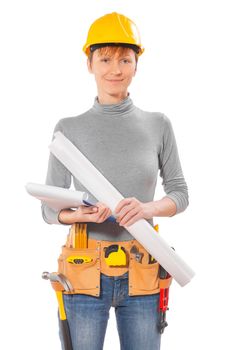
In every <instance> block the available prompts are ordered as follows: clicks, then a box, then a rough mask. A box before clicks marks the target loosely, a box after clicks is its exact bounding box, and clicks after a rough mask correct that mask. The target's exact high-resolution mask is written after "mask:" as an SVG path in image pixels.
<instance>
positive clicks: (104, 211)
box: [97, 208, 108, 222]
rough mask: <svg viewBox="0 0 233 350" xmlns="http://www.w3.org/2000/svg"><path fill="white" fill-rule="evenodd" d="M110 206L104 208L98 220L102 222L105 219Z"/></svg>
mask: <svg viewBox="0 0 233 350" xmlns="http://www.w3.org/2000/svg"><path fill="white" fill-rule="evenodd" d="M107 213H108V208H104V209H103V210H102V212H100V214H99V215H98V218H97V222H102V221H104V220H105V217H106V216H107Z"/></svg>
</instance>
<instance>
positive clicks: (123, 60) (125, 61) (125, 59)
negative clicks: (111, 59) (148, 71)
mask: <svg viewBox="0 0 233 350" xmlns="http://www.w3.org/2000/svg"><path fill="white" fill-rule="evenodd" d="M122 62H123V63H124V64H127V63H130V62H131V61H130V60H129V59H128V58H123V59H122Z"/></svg>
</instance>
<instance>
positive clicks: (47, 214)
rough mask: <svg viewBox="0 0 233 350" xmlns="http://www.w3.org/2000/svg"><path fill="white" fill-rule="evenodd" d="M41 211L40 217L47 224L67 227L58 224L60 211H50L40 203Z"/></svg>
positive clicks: (50, 209) (60, 223)
mask: <svg viewBox="0 0 233 350" xmlns="http://www.w3.org/2000/svg"><path fill="white" fill-rule="evenodd" d="M41 211H42V217H43V219H44V221H45V222H46V223H47V224H55V225H64V226H67V225H68V224H64V223H62V222H60V221H59V219H58V216H59V213H60V211H61V210H60V209H52V208H50V207H48V206H47V205H46V204H44V203H42V204H41Z"/></svg>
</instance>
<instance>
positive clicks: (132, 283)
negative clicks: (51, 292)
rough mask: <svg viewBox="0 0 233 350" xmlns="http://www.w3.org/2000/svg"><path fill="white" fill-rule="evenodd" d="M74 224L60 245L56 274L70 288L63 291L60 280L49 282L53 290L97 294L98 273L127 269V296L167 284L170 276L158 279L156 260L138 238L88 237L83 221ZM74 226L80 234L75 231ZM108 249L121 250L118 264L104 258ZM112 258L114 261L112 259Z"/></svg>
mask: <svg viewBox="0 0 233 350" xmlns="http://www.w3.org/2000/svg"><path fill="white" fill-rule="evenodd" d="M75 225H76V227H74V226H73V225H72V226H73V227H72V228H71V231H70V234H69V235H68V238H67V242H66V245H65V246H63V247H62V252H61V254H60V256H59V259H58V273H59V274H62V275H64V276H65V277H66V278H67V279H68V281H69V282H70V283H71V285H72V287H73V290H72V292H67V291H64V288H63V286H62V285H61V284H60V283H59V282H51V283H52V286H53V288H54V289H55V290H56V291H58V290H59V291H63V292H64V293H65V294H73V293H76V294H87V295H92V296H99V295H100V280H101V279H100V277H101V273H102V274H105V275H107V276H120V275H123V274H125V273H126V272H128V285H129V295H130V296H134V295H149V294H154V293H159V292H160V288H168V287H169V286H170V284H171V280H172V279H171V277H169V278H168V279H160V278H159V263H158V262H157V261H156V260H155V259H153V258H152V257H151V255H150V254H149V253H148V252H147V251H146V249H145V248H144V247H143V246H142V245H141V244H140V243H139V242H138V241H137V240H135V239H133V240H130V241H117V242H113V241H101V240H95V239H91V238H88V239H87V235H86V231H85V230H86V226H85V225H86V224H75ZM77 225H79V226H77ZM77 228H78V231H79V236H77V235H75V234H74V232H75V230H76V231H77ZM72 230H73V231H72ZM155 234H156V233H155ZM72 237H73V238H72ZM74 247H75V248H74ZM118 248H119V249H121V251H119V249H118ZM117 249H118V251H117ZM108 251H110V254H112V256H113V257H114V252H116V254H118V255H119V254H121V253H122V255H124V258H125V259H123V260H122V259H121V260H120V261H121V263H120V264H119V265H115V266H111V265H109V261H108V257H107V258H106V256H107V255H108V254H106V253H108ZM123 253H124V254H123ZM109 257H110V256H109ZM112 261H113V264H114V260H113V259H112ZM122 262H123V264H122Z"/></svg>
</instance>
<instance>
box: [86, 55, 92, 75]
mask: <svg viewBox="0 0 233 350" xmlns="http://www.w3.org/2000/svg"><path fill="white" fill-rule="evenodd" d="M87 69H88V72H89V73H91V74H92V73H93V72H92V67H91V62H90V60H89V58H88V59H87Z"/></svg>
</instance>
